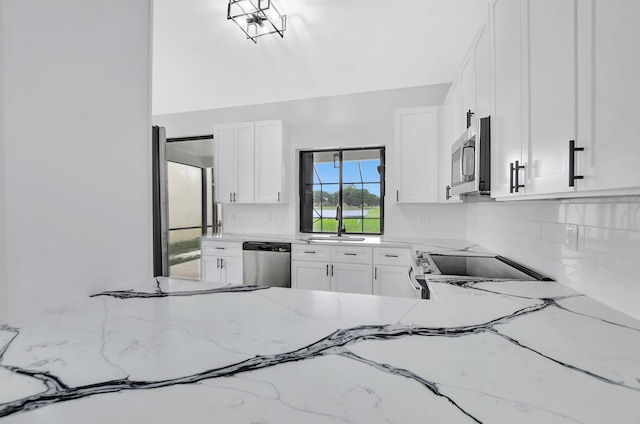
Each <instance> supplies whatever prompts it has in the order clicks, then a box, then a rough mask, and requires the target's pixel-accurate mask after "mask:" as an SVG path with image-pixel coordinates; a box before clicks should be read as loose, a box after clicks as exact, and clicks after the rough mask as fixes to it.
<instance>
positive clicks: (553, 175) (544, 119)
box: [522, 0, 576, 194]
mask: <svg viewBox="0 0 640 424" xmlns="http://www.w3.org/2000/svg"><path fill="white" fill-rule="evenodd" d="M523 4H525V5H527V8H526V10H527V13H526V16H525V18H524V19H525V20H524V22H523V27H524V31H525V32H526V35H525V37H526V38H525V39H526V40H528V42H525V43H524V44H523V49H524V50H523V53H524V55H523V63H524V69H523V71H524V74H523V82H524V87H525V88H526V89H525V90H524V91H523V92H524V99H523V108H524V111H525V113H524V117H525V119H524V121H523V127H524V129H525V134H524V137H523V159H522V162H523V163H524V164H525V166H526V168H525V170H524V171H525V172H524V174H522V175H523V176H525V181H524V185H525V187H524V188H523V190H522V192H523V193H524V194H539V193H544V194H548V193H558V192H566V191H570V190H572V189H571V188H570V187H569V185H568V176H569V155H568V151H569V150H568V148H569V140H575V134H576V101H575V99H576V61H575V48H576V25H575V18H576V10H575V5H576V2H575V1H574V0H525V1H524V2H523ZM550 11H553V13H550ZM527 82H528V84H527Z"/></svg>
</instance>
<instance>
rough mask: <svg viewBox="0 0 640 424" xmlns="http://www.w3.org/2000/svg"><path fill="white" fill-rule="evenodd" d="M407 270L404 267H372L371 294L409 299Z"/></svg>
mask: <svg viewBox="0 0 640 424" xmlns="http://www.w3.org/2000/svg"><path fill="white" fill-rule="evenodd" d="M409 268H410V266H409V265H408V264H407V265H405V266H391V265H374V266H373V294H376V295H379V296H394V297H404V298H410V297H411V296H412V293H413V292H412V290H411V287H410V283H409Z"/></svg>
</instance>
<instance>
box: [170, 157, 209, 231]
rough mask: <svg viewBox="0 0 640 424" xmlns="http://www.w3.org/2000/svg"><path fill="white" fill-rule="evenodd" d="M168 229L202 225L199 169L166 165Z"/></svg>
mask: <svg viewBox="0 0 640 424" xmlns="http://www.w3.org/2000/svg"><path fill="white" fill-rule="evenodd" d="M167 180H168V187H169V188H168V192H169V228H181V227H198V226H201V225H202V191H201V190H202V176H201V173H200V168H196V167H193V166H188V165H182V164H179V163H175V162H168V163H167Z"/></svg>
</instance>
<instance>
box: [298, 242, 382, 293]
mask: <svg viewBox="0 0 640 424" xmlns="http://www.w3.org/2000/svg"><path fill="white" fill-rule="evenodd" d="M372 256H373V255H372V248H371V247H363V246H344V245H339V246H322V245H317V244H314V245H293V246H291V287H292V288H299V289H309V290H325V291H337V292H344V293H359V294H371V293H372V269H371V263H372Z"/></svg>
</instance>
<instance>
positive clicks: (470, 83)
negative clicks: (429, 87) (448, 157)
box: [460, 50, 477, 134]
mask: <svg viewBox="0 0 640 424" xmlns="http://www.w3.org/2000/svg"><path fill="white" fill-rule="evenodd" d="M460 84H461V90H460V91H461V93H462V109H461V110H460V114H461V117H462V131H464V130H465V129H466V128H467V112H469V111H471V112H472V113H473V114H474V115H473V117H474V118H477V115H475V112H476V58H475V51H474V50H471V51H470V52H469V54H468V55H467V57H466V58H465V60H464V61H463V62H462V68H461V69H460ZM462 131H460V134H462Z"/></svg>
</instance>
